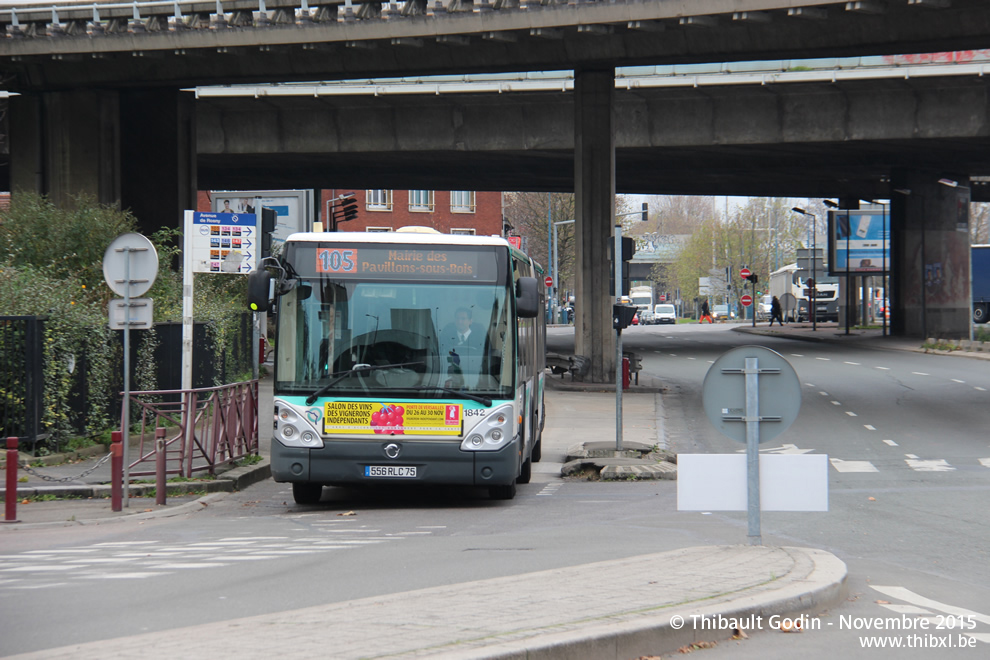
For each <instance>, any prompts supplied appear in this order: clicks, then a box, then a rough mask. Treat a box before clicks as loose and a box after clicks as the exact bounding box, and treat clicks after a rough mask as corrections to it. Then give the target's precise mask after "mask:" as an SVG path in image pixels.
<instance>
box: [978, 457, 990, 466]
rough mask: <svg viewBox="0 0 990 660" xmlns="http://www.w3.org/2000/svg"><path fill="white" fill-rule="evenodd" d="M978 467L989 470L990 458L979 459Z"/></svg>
mask: <svg viewBox="0 0 990 660" xmlns="http://www.w3.org/2000/svg"><path fill="white" fill-rule="evenodd" d="M980 465H982V466H983V467H988V468H990V458H981V459H980Z"/></svg>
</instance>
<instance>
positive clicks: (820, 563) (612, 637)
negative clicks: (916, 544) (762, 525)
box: [434, 547, 847, 660]
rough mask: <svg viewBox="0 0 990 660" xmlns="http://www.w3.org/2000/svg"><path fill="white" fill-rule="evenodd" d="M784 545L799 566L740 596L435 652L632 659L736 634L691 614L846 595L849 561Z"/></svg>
mask: <svg viewBox="0 0 990 660" xmlns="http://www.w3.org/2000/svg"><path fill="white" fill-rule="evenodd" d="M782 549H784V550H786V551H787V552H788V553H789V554H791V555H792V556H793V557H795V559H796V560H797V563H798V567H799V568H796V569H795V570H794V571H792V572H791V574H789V575H788V576H787V577H785V578H781V579H780V580H776V581H773V582H771V583H769V584H767V585H765V586H764V588H757V589H744V590H743V592H744V593H743V594H742V595H741V596H736V595H734V594H727V595H725V596H723V597H719V598H713V599H711V601H710V602H709V603H708V604H705V605H688V606H687V607H685V608H680V607H678V606H671V607H667V608H664V611H663V612H657V613H656V614H644V615H643V616H642V617H641V618H640V619H638V620H636V621H629V622H622V623H602V624H598V625H595V624H594V623H591V624H590V625H589V627H587V628H585V629H584V630H583V631H582V633H581V634H580V635H575V634H574V633H573V632H562V633H549V634H546V635H542V636H540V637H539V638H536V639H533V638H530V639H526V640H519V641H511V642H505V643H502V644H496V645H493V646H489V647H485V648H484V649H482V651H483V652H482V653H478V651H479V649H474V650H472V651H470V652H459V651H453V652H449V653H440V654H437V655H436V656H434V657H436V658H442V659H443V660H469V659H470V660H478V659H481V658H484V659H485V660H562V659H563V658H567V659H568V660H578V659H585V658H586V659H588V660H629V658H636V657H641V656H646V655H660V654H661V653H664V654H667V653H672V652H675V651H676V650H677V649H679V648H681V647H683V646H686V645H689V644H692V643H694V642H700V641H713V640H714V641H723V640H725V639H728V638H730V637H731V636H732V634H733V631H732V630H715V631H713V630H700V629H697V628H696V627H695V626H693V625H691V623H690V622H691V621H693V620H694V619H693V618H692V617H699V618H700V617H719V616H721V617H723V618H726V619H731V618H735V619H746V618H749V617H763V621H764V624H765V623H766V620H767V619H769V617H771V616H774V615H777V616H780V617H794V618H796V617H799V616H801V615H807V614H812V613H814V612H817V611H820V610H822V609H826V608H828V607H830V606H833V605H835V604H836V603H838V602H840V601H841V600H842V599H843V598H844V597H845V593H846V577H847V571H846V565H845V563H844V562H842V561H841V560H840V559H839V558H838V557H836V556H835V555H833V554H831V553H828V552H825V551H822V550H816V549H813V548H796V547H785V548H782ZM795 573H797V574H796V575H795ZM781 582H786V584H781ZM767 591H773V592H775V593H773V595H772V596H771V597H769V598H765V597H763V595H764V594H765V593H766V592H767ZM672 610H673V611H672ZM678 622H680V626H678Z"/></svg>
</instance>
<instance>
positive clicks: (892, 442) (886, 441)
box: [884, 440, 900, 447]
mask: <svg viewBox="0 0 990 660" xmlns="http://www.w3.org/2000/svg"><path fill="white" fill-rule="evenodd" d="M884 442H885V443H886V444H888V445H890V446H891V447H899V446H900V445H898V444H897V443H896V442H894V441H893V440H884Z"/></svg>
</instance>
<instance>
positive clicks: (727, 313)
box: [712, 305, 736, 321]
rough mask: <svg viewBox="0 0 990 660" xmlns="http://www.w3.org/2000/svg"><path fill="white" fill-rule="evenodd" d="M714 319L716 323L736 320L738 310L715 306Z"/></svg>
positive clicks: (713, 309)
mask: <svg viewBox="0 0 990 660" xmlns="http://www.w3.org/2000/svg"><path fill="white" fill-rule="evenodd" d="M712 318H713V319H715V320H716V321H729V320H732V319H734V318H736V310H734V309H731V308H730V307H729V305H714V306H713V307H712Z"/></svg>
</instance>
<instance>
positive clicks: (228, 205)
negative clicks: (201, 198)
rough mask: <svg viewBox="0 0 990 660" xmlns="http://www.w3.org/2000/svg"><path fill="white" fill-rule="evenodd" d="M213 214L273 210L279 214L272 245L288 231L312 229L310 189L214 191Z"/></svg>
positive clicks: (283, 238) (277, 242) (293, 232)
mask: <svg viewBox="0 0 990 660" xmlns="http://www.w3.org/2000/svg"><path fill="white" fill-rule="evenodd" d="M210 197H211V205H212V207H213V212H214V213H218V214H219V213H234V214H257V215H258V216H259V217H260V216H261V209H262V207H264V208H269V209H274V210H275V213H277V214H278V218H277V219H276V222H275V231H274V232H273V233H272V247H273V248H274V247H275V246H276V245H278V244H279V243H284V242H285V239H286V238H288V237H289V235H290V234H295V233H296V232H300V231H312V230H313V191H312V190H213V191H211V195H210Z"/></svg>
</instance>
